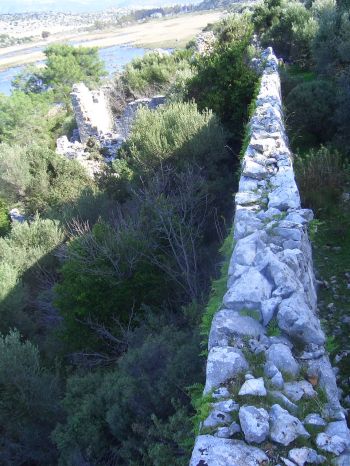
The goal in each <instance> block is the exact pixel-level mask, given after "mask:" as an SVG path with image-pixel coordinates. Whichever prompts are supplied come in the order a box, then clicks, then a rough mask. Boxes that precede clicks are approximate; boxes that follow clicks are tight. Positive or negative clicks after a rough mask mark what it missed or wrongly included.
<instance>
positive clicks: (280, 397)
mask: <svg viewBox="0 0 350 466" xmlns="http://www.w3.org/2000/svg"><path fill="white" fill-rule="evenodd" d="M269 396H270V398H271V399H273V400H274V401H275V403H278V404H280V405H282V406H283V407H284V408H286V409H287V410H288V411H289V412H290V413H292V414H298V410H299V408H298V406H297V405H296V404H295V403H293V402H292V401H290V399H289V398H287V397H286V395H284V394H283V393H282V392H280V391H278V390H270V391H269Z"/></svg>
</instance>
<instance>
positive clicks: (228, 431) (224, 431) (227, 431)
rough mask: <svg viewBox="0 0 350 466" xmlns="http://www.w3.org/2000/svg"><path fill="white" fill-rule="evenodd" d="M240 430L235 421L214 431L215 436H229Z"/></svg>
mask: <svg viewBox="0 0 350 466" xmlns="http://www.w3.org/2000/svg"><path fill="white" fill-rule="evenodd" d="M239 432H241V428H240V426H239V424H237V422H233V423H232V424H231V425H230V426H229V427H219V428H218V429H217V431H216V436H217V437H220V438H230V437H233V436H234V435H235V434H238V433H239Z"/></svg>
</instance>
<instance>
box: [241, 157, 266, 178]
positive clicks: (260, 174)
mask: <svg viewBox="0 0 350 466" xmlns="http://www.w3.org/2000/svg"><path fill="white" fill-rule="evenodd" d="M242 173H243V175H244V176H249V177H250V178H255V179H256V180H262V179H263V178H266V176H267V174H268V171H267V170H266V168H265V167H263V166H262V165H260V164H259V163H256V162H254V161H253V160H251V159H249V158H246V159H244V161H243V164H242Z"/></svg>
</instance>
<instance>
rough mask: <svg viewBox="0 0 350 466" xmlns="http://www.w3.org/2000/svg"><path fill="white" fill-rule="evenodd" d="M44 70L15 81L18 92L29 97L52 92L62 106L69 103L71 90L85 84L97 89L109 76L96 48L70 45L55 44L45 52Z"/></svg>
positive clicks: (39, 69)
mask: <svg viewBox="0 0 350 466" xmlns="http://www.w3.org/2000/svg"><path fill="white" fill-rule="evenodd" d="M44 53H45V55H46V63H45V65H46V66H45V67H44V68H39V67H36V68H35V67H33V66H32V67H30V68H29V69H27V70H25V71H24V73H22V74H20V75H19V76H18V77H17V78H16V79H15V81H14V86H15V88H17V89H19V90H21V91H24V92H26V93H28V94H29V95H33V94H31V93H32V92H33V91H35V92H41V91H46V90H47V89H52V90H53V93H54V95H55V97H56V98H57V99H59V100H60V101H61V102H70V92H71V91H72V86H73V84H74V83H77V82H84V83H85V84H86V85H87V86H88V87H95V86H96V85H97V84H99V83H100V81H101V78H102V77H103V76H105V75H106V71H105V69H104V64H103V61H102V60H101V59H100V57H99V55H98V50H97V48H96V47H74V46H73V45H68V44H53V45H50V46H49V47H47V48H46V49H45V50H44Z"/></svg>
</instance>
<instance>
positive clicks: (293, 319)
mask: <svg viewBox="0 0 350 466" xmlns="http://www.w3.org/2000/svg"><path fill="white" fill-rule="evenodd" d="M277 320H278V325H279V327H280V328H281V329H282V330H284V331H285V332H286V333H287V334H288V335H290V336H291V337H293V338H296V339H298V340H300V341H302V342H304V343H315V344H317V345H323V344H324V342H325V336H324V333H323V331H322V329H321V326H320V322H319V320H318V319H317V317H316V316H315V315H314V314H313V312H312V311H311V309H310V308H309V307H308V305H307V304H306V302H305V298H304V296H303V294H302V293H300V292H297V293H294V294H293V295H292V296H291V297H290V298H287V299H284V300H283V301H282V302H281V304H280V305H279V309H278V313H277Z"/></svg>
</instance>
